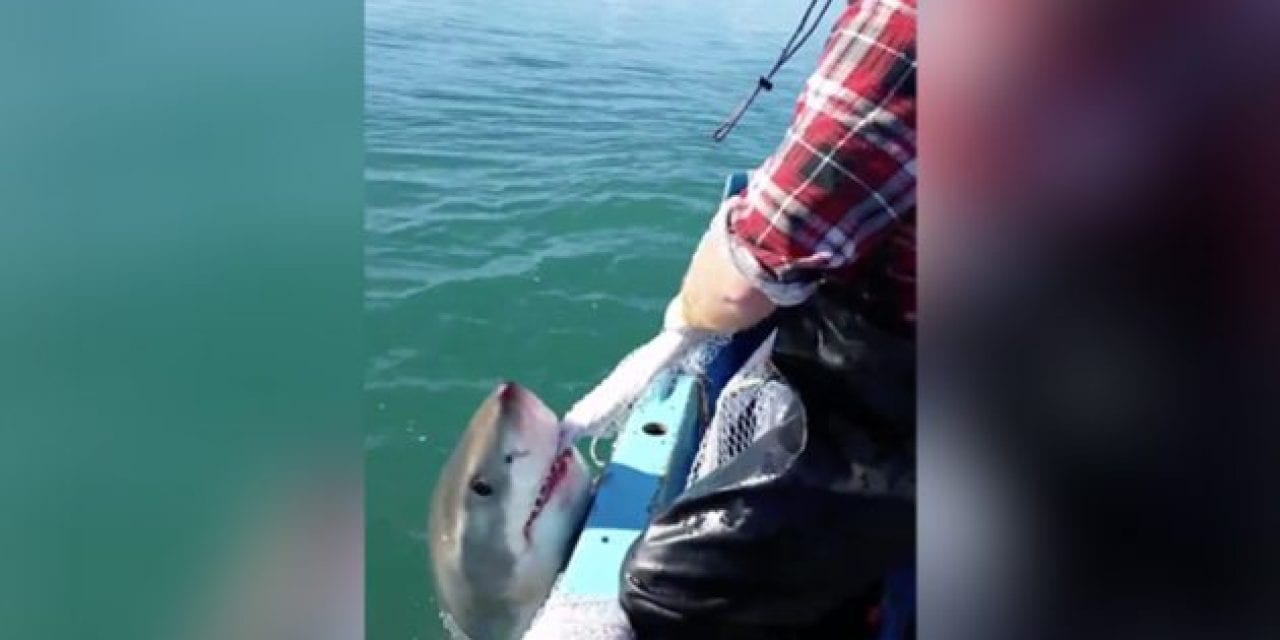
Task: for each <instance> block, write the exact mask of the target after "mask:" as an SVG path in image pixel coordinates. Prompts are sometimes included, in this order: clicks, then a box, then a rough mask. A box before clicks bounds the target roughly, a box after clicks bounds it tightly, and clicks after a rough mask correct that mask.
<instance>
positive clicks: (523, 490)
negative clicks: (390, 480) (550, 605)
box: [428, 382, 591, 640]
mask: <svg viewBox="0 0 1280 640" xmlns="http://www.w3.org/2000/svg"><path fill="white" fill-rule="evenodd" d="M590 486H591V482H590V474H589V473H588V471H587V468H586V465H585V464H583V462H582V458H581V456H580V455H579V454H578V452H577V450H576V449H574V448H573V447H572V446H571V443H570V442H567V441H566V438H565V437H564V434H563V433H562V430H561V429H560V425H559V420H557V418H556V415H555V414H554V413H553V412H552V411H551V410H550V409H548V408H547V406H546V405H545V404H544V403H543V402H542V401H541V400H540V399H538V397H537V396H535V395H534V394H533V393H531V392H530V391H528V390H526V389H524V388H523V387H521V386H519V385H517V384H515V383H512V382H504V383H502V384H499V385H498V386H497V388H495V389H494V390H493V391H492V392H491V393H490V394H489V395H488V397H487V398H485V400H484V402H482V403H481V404H480V408H479V409H477V410H476V413H475V415H474V416H473V417H472V418H471V422H470V424H469V425H468V426H467V429H466V431H465V432H464V433H463V435H462V439H461V441H460V442H459V443H458V445H457V447H456V448H455V449H454V451H453V454H452V455H451V456H450V458H449V461H448V462H447V463H446V464H445V466H444V469H443V470H442V471H441V474H440V478H439V480H438V481H437V482H436V487H435V491H434V493H433V495H432V498H431V513H430V517H429V527H428V528H429V532H428V536H429V545H430V553H431V565H432V570H433V573H434V578H435V584H436V593H437V595H438V596H439V600H440V604H441V606H442V609H443V610H444V612H445V613H447V614H448V615H449V616H450V617H451V618H452V620H453V623H454V624H455V625H456V626H457V627H459V628H460V630H461V631H463V632H464V633H465V634H466V635H467V637H469V638H471V640H508V639H509V638H518V637H519V634H521V633H523V631H524V630H525V629H526V628H527V627H528V626H529V623H530V622H531V620H532V618H533V616H534V614H536V613H537V611H538V608H539V607H541V606H542V603H543V601H544V600H545V599H546V597H547V594H548V593H549V592H550V591H551V587H552V585H553V583H554V582H555V579H556V576H557V575H558V574H559V572H560V569H561V568H562V567H563V566H564V563H565V560H566V558H567V556H568V553H569V551H570V547H571V545H572V543H573V540H574V538H575V537H576V536H577V533H578V530H579V529H580V527H581V524H582V520H583V517H584V515H585V513H586V508H587V504H588V502H589V499H590V494H591V492H590Z"/></svg>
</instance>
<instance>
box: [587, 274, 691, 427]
mask: <svg viewBox="0 0 1280 640" xmlns="http://www.w3.org/2000/svg"><path fill="white" fill-rule="evenodd" d="M681 309H682V306H681V304H680V298H679V296H677V297H676V298H673V299H672V300H671V302H670V303H668V304H667V310H666V312H665V313H664V314H663V321H662V330H661V331H660V332H659V333H658V335H657V336H656V337H654V338H653V339H652V340H650V341H649V342H647V343H645V344H643V345H641V346H640V347H639V348H637V349H636V350H635V351H632V352H631V353H630V354H628V355H627V357H625V358H623V359H622V361H621V362H619V363H618V365H617V366H616V367H615V368H614V369H613V372H612V373H610V374H609V375H608V376H607V377H606V378H605V379H604V380H603V381H601V382H600V384H598V385H596V387H595V388H594V389H592V390H591V392H590V393H588V394H587V395H586V396H583V398H582V399H581V400H579V401H578V402H577V403H576V404H574V405H573V407H572V408H570V409H569V411H568V412H567V413H565V415H564V419H563V420H562V421H561V426H562V428H563V430H564V432H565V436H564V437H565V438H566V439H567V441H572V440H576V439H578V438H580V437H582V436H584V435H594V434H599V433H603V432H610V431H613V430H615V429H616V428H617V427H618V426H620V425H618V424H617V423H618V422H619V421H620V420H621V418H622V417H623V416H625V414H626V413H627V411H628V410H629V409H630V408H631V405H632V404H633V403H634V402H635V401H636V399H637V398H639V396H640V394H641V393H643V392H644V390H645V388H646V387H648V386H649V382H651V381H652V380H653V377H654V376H655V375H657V373H658V372H659V371H661V370H662V369H664V368H666V367H668V366H669V365H671V364H672V363H673V362H675V361H677V360H679V359H680V358H682V357H684V355H685V354H687V353H688V352H689V350H690V349H692V348H694V347H696V346H697V345H699V344H701V343H703V342H705V341H706V340H708V339H709V338H710V337H711V336H712V334H709V333H707V332H705V331H699V330H696V329H692V328H690V327H689V326H688V324H687V323H686V322H685V321H684V318H683V316H682V313H681Z"/></svg>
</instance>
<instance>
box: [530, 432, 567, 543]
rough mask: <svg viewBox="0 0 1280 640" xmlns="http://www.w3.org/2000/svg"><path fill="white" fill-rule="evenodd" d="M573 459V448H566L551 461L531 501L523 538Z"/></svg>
mask: <svg viewBox="0 0 1280 640" xmlns="http://www.w3.org/2000/svg"><path fill="white" fill-rule="evenodd" d="M572 459H573V448H572V447H570V448H567V449H565V450H564V451H561V452H560V454H559V455H557V456H556V457H555V459H554V460H552V461H551V468H550V469H549V470H548V471H547V476H546V478H545V479H543V481H542V486H541V487H539V489H538V497H537V498H535V499H534V501H533V511H532V512H531V513H530V514H529V519H528V520H526V521H525V523H524V538H525V540H528V539H529V536H530V533H531V530H532V527H533V521H534V520H536V519H537V518H538V516H539V515H540V514H541V513H542V509H543V507H545V506H547V502H548V501H550V500H551V494H552V493H553V492H554V491H555V489H556V485H558V484H560V480H561V479H562V478H564V475H565V472H566V471H568V469H569V462H570V461H571V460H572Z"/></svg>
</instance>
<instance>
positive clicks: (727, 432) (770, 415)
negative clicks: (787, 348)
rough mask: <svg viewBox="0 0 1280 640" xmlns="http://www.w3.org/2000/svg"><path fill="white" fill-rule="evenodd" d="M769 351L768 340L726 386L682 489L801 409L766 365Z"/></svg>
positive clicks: (789, 387) (771, 337) (787, 388)
mask: <svg viewBox="0 0 1280 640" xmlns="http://www.w3.org/2000/svg"><path fill="white" fill-rule="evenodd" d="M772 351H773V336H770V337H769V338H768V339H766V340H765V341H764V342H763V343H762V344H761V345H760V346H759V347H758V348H757V349H756V351H755V353H753V354H752V355H751V357H750V358H748V359H747V361H746V363H744V364H743V365H742V367H741V368H739V369H738V371H737V373H735V374H734V375H733V377H731V378H730V379H729V381H728V382H727V383H726V384H725V386H724V389H723V390H722V391H721V392H720V397H719V398H717V399H716V406H715V411H714V413H713V414H712V416H711V421H710V423H709V424H708V425H707V427H706V430H705V432H704V433H703V435H702V438H701V440H700V441H699V443H698V453H697V455H696V456H695V457H694V459H693V466H692V467H690V469H689V476H688V480H687V484H686V487H687V486H692V485H693V483H695V482H697V481H699V480H701V479H703V478H705V477H707V476H708V475H710V474H711V473H712V472H714V471H715V470H716V469H719V468H720V467H722V466H724V465H725V464H728V463H729V461H731V460H733V459H734V458H735V457H736V456H737V455H738V454H740V453H742V451H743V450H745V449H746V448H747V447H748V446H750V445H751V443H753V442H755V441H756V440H758V439H760V437H761V436H763V435H764V434H766V433H768V432H769V430H770V429H773V428H774V427H776V426H778V425H780V424H784V423H786V422H787V421H788V420H790V419H791V417H792V416H793V415H794V413H795V412H798V411H803V408H802V406H801V404H800V397H799V396H798V395H797V394H796V392H795V390H794V389H792V388H791V386H790V385H788V384H787V382H786V380H784V379H783V377H782V374H780V373H779V372H778V370H777V369H776V368H774V366H773V364H772V363H770V361H769V354H770V353H772Z"/></svg>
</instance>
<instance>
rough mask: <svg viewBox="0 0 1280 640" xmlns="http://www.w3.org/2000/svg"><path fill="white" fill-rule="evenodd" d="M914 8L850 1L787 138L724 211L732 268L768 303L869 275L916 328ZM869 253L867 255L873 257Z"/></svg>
mask: <svg viewBox="0 0 1280 640" xmlns="http://www.w3.org/2000/svg"><path fill="white" fill-rule="evenodd" d="M915 7H916V0H854V1H853V2H851V3H850V4H849V7H848V8H847V9H846V10H845V11H844V13H843V14H842V15H841V16H840V18H839V20H838V21H837V23H836V25H835V28H834V30H833V31H832V34H831V37H830V38H829V39H828V41H827V43H826V46H825V47H824V49H823V53H822V57H821V59H820V60H819V62H818V68H817V70H816V71H815V72H814V73H813V75H812V76H810V78H809V80H808V82H807V83H806V85H805V88H804V91H803V92H802V93H801V95H800V97H799V99H798V100H797V102H796V109H795V114H794V116H793V117H792V121H791V125H790V127H788V129H787V134H786V138H785V139H784V140H783V141H782V144H781V145H780V146H779V147H778V149H777V151H775V152H774V153H773V154H772V155H771V156H770V157H769V158H768V159H767V160H765V161H764V163H763V164H761V165H760V167H759V168H757V169H756V171H755V172H753V173H752V175H751V179H750V182H749V185H748V187H747V189H746V191H745V193H743V194H740V195H739V196H737V197H734V198H731V199H730V200H729V201H728V202H727V203H726V205H725V206H726V216H725V217H724V218H723V219H724V220H726V221H727V227H726V229H727V231H728V233H729V235H730V237H731V238H732V242H730V243H728V244H729V246H730V247H731V252H730V253H731V254H732V255H733V258H734V262H735V264H736V265H737V266H738V268H739V269H740V270H741V271H742V272H743V273H744V274H746V275H747V276H748V277H749V278H751V279H752V281H753V282H755V283H756V286H757V287H759V288H760V289H761V291H763V292H764V293H765V294H766V295H768V296H769V297H770V298H771V299H772V300H773V301H774V302H776V303H779V304H783V305H792V304H798V303H799V302H802V301H803V300H805V299H806V298H807V297H808V296H809V295H811V294H812V293H813V291H814V289H815V288H816V287H817V285H818V283H820V282H821V281H822V280H824V279H832V278H835V279H846V278H850V277H854V276H856V277H859V278H861V277H864V276H865V277H872V278H878V279H883V280H885V282H886V283H887V286H888V287H889V288H892V289H896V290H897V294H896V295H894V296H893V299H894V300H895V303H894V304H895V305H897V307H898V308H896V309H894V313H895V314H898V315H900V319H901V320H903V321H905V322H907V323H908V324H909V325H911V326H914V323H915V210H916V198H915V195H916V131H915V122H916V117H915V116H916V98H915V70H916V56H915V49H916V8H915ZM873 256H875V257H874V259H873V258H872V257H873Z"/></svg>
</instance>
